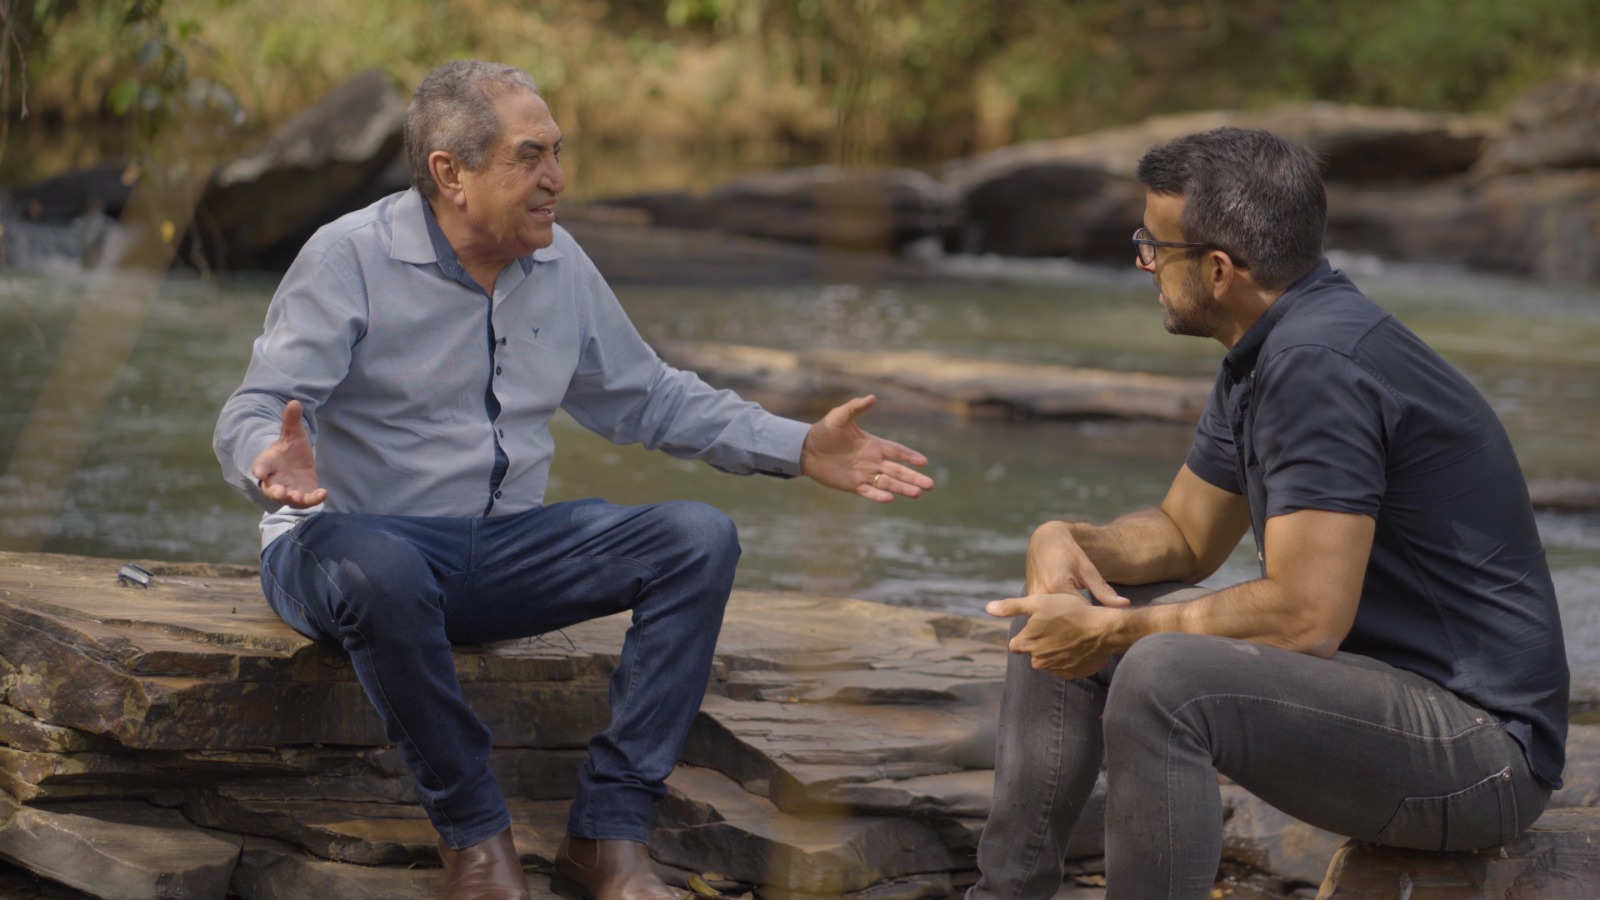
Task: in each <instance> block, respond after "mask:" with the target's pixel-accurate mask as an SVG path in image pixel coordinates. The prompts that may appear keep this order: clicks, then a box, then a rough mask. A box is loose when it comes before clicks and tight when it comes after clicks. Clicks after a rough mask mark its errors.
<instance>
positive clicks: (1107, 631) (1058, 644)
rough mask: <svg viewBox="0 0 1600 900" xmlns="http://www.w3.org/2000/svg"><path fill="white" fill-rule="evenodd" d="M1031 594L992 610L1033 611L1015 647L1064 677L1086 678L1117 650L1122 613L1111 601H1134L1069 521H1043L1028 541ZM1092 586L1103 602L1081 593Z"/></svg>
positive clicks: (994, 613) (998, 614)
mask: <svg viewBox="0 0 1600 900" xmlns="http://www.w3.org/2000/svg"><path fill="white" fill-rule="evenodd" d="M1026 590H1027V596H1024V597H1012V598H1010V599H1006V600H995V601H993V602H991V603H990V604H989V605H988V606H987V607H985V611H986V612H988V613H989V615H991V616H996V617H1000V618H1010V617H1012V616H1027V617H1028V623H1027V624H1026V625H1024V626H1023V627H1022V630H1021V631H1019V632H1017V634H1016V635H1015V636H1014V637H1012V639H1011V643H1010V645H1009V648H1010V650H1011V652H1012V653H1026V654H1028V655H1029V656H1030V657H1032V659H1033V667H1034V668H1035V669H1043V670H1045V671H1046V672H1049V673H1050V674H1052V675H1057V676H1059V677H1061V678H1085V677H1087V676H1089V675H1093V674H1094V673H1095V672H1097V671H1099V670H1100V667H1101V666H1104V665H1105V663H1106V660H1107V659H1108V658H1109V657H1110V656H1111V654H1112V653H1115V652H1116V649H1117V648H1115V647H1114V646H1112V645H1111V644H1110V643H1109V640H1108V639H1109V638H1110V636H1111V632H1112V630H1113V629H1114V628H1115V626H1116V625H1117V623H1118V617H1119V616H1120V615H1122V613H1120V612H1119V611H1118V610H1116V609H1112V608H1110V607H1125V606H1128V605H1129V601H1128V599H1127V598H1125V597H1123V596H1121V595H1120V594H1118V593H1117V592H1116V589H1115V588H1113V587H1112V586H1111V585H1110V584H1107V583H1106V580H1105V579H1104V578H1102V577H1100V572H1099V570H1098V569H1096V568H1095V565H1094V563H1093V562H1092V561H1091V560H1090V559H1089V556H1088V554H1087V553H1085V552H1084V551H1083V548H1082V547H1080V546H1079V545H1078V542H1077V541H1076V540H1075V539H1074V538H1073V536H1072V529H1071V526H1070V525H1068V524H1067V523H1065V522H1047V523H1045V524H1044V525H1041V526H1039V528H1038V529H1036V530H1035V531H1034V533H1033V537H1032V538H1031V539H1030V540H1029V541H1028V568H1027V583H1026ZM1079 590H1087V591H1089V593H1090V594H1091V595H1093V596H1094V598H1095V599H1096V600H1097V601H1099V603H1100V604H1102V605H1099V606H1096V605H1094V604H1092V603H1090V602H1089V601H1088V600H1085V599H1084V598H1083V596H1082V595H1080V594H1079V593H1078V591H1079Z"/></svg>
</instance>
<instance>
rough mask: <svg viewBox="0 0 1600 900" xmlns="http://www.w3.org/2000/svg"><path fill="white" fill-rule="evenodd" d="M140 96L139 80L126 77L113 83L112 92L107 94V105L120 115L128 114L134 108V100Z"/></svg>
mask: <svg viewBox="0 0 1600 900" xmlns="http://www.w3.org/2000/svg"><path fill="white" fill-rule="evenodd" d="M138 97H139V82H138V81H135V80H134V79H132V78H124V79H122V80H121V81H119V82H117V83H116V84H114V85H112V87H111V93H109V94H107V95H106V106H109V107H111V111H112V112H113V113H115V114H117V115H119V116H125V115H127V114H128V110H129V109H132V108H133V101H134V100H136V99H138Z"/></svg>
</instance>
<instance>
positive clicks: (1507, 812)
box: [1377, 766, 1517, 850]
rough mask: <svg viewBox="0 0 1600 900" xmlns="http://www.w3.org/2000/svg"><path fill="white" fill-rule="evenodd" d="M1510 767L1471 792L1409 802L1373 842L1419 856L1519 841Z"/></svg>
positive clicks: (1466, 790) (1405, 802)
mask: <svg viewBox="0 0 1600 900" xmlns="http://www.w3.org/2000/svg"><path fill="white" fill-rule="evenodd" d="M1511 778H1512V774H1511V767H1510V766H1507V767H1506V768H1504V769H1501V770H1500V771H1498V772H1496V773H1494V774H1493V775H1490V776H1489V777H1488V778H1485V779H1483V780H1482V781H1480V782H1478V783H1477V784H1474V785H1472V786H1471V787H1467V788H1464V789H1462V790H1459V791H1456V792H1455V793H1453V794H1443V795H1440V796H1436V797H1407V798H1406V799H1405V800H1404V801H1403V802H1401V804H1400V808H1399V809H1398V810H1396V811H1395V814H1394V817H1393V818H1391V819H1390V820H1389V824H1387V825H1385V826H1384V827H1383V830H1382V831H1380V832H1378V835H1377V841H1378V843H1380V844H1385V845H1388V846H1390V847H1410V848H1413V849H1417V850H1478V849H1482V848H1484V847H1492V846H1494V845H1496V844H1503V843H1505V842H1507V841H1509V840H1511V839H1512V838H1515V837H1516V836H1517V797H1516V792H1515V791H1514V790H1513V788H1512V785H1511Z"/></svg>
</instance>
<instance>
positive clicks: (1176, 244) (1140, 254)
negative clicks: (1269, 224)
mask: <svg viewBox="0 0 1600 900" xmlns="http://www.w3.org/2000/svg"><path fill="white" fill-rule="evenodd" d="M1149 233H1150V229H1148V228H1146V227H1144V226H1143V225H1140V226H1139V227H1138V228H1136V229H1134V232H1133V245H1134V247H1135V248H1136V249H1135V250H1134V251H1133V253H1134V259H1137V260H1138V261H1139V266H1140V267H1141V268H1146V269H1148V268H1150V267H1151V266H1153V265H1155V264H1156V251H1155V248H1156V247H1171V248H1173V249H1180V250H1221V251H1222V252H1223V253H1227V254H1228V258H1229V259H1231V260H1233V264H1234V265H1235V266H1236V267H1238V268H1241V269H1248V268H1250V266H1249V265H1247V264H1246V263H1245V262H1244V261H1243V260H1241V259H1239V258H1238V257H1237V256H1235V255H1234V254H1233V253H1231V252H1229V251H1228V249H1227V248H1226V247H1219V246H1217V245H1216V244H1203V243H1196V242H1194V241H1158V240H1156V239H1155V238H1153V237H1140V236H1139V235H1140V234H1146V235H1148V234H1149ZM1146 247H1149V248H1151V249H1150V258H1149V259H1145V258H1144V248H1146Z"/></svg>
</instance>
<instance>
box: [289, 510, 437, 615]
mask: <svg viewBox="0 0 1600 900" xmlns="http://www.w3.org/2000/svg"><path fill="white" fill-rule="evenodd" d="M310 537H316V538H320V539H318V540H315V541H313V542H309V543H308V544H306V548H307V550H308V551H309V552H311V554H312V555H313V556H315V558H316V561H317V565H318V566H319V567H320V568H321V569H322V571H323V572H324V574H325V576H326V577H327V579H328V581H329V584H330V587H331V588H332V590H331V591H330V596H329V597H328V604H329V607H330V612H331V613H332V614H333V615H332V619H333V621H334V622H335V623H336V624H337V625H338V626H339V628H340V630H341V631H346V630H348V629H350V628H352V627H359V628H360V629H361V630H362V631H363V633H367V632H369V631H373V630H376V631H384V630H387V629H389V628H391V627H392V628H396V629H399V630H401V631H406V630H409V629H412V628H414V627H416V624H417V623H416V622H415V618H416V617H415V616H413V615H410V614H409V613H411V612H412V611H415V610H418V609H421V610H424V611H425V610H428V609H434V610H437V609H438V607H439V598H438V593H439V592H438V587H437V584H436V582H435V579H434V576H433V572H432V570H431V568H430V567H429V566H428V563H427V560H426V559H425V558H424V557H423V555H422V553H421V552H420V551H418V550H417V548H416V547H414V546H412V545H411V544H410V543H409V542H407V541H404V540H402V539H400V538H398V537H395V536H394V535H391V534H386V533H384V532H381V531H371V530H365V529H344V530H343V532H342V533H339V534H337V535H328V534H324V535H312V536H310Z"/></svg>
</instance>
